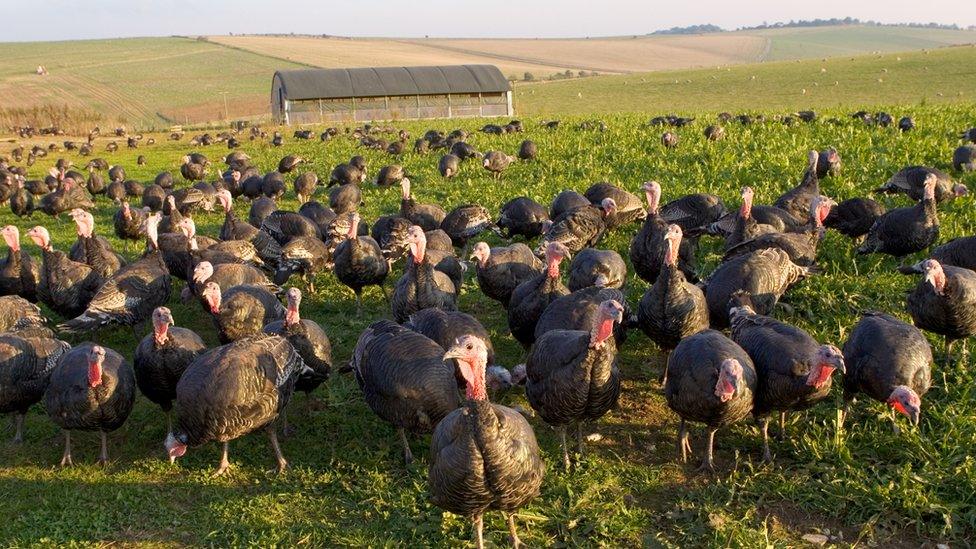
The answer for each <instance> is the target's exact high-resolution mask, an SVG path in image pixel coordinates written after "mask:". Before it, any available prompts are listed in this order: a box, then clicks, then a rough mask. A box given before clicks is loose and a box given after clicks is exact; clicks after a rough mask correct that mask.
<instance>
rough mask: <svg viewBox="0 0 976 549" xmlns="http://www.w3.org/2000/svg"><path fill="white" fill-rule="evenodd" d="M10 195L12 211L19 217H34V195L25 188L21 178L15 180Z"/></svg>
mask: <svg viewBox="0 0 976 549" xmlns="http://www.w3.org/2000/svg"><path fill="white" fill-rule="evenodd" d="M11 193H12V194H11V195H10V211H11V212H12V213H13V214H14V215H16V216H17V217H25V216H26V217H31V216H33V215H34V195H32V194H31V193H30V192H29V191H28V190H27V189H26V188H24V181H23V180H22V179H21V178H17V179H15V180H14V186H13V189H12V191H11Z"/></svg>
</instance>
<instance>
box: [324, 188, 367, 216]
mask: <svg viewBox="0 0 976 549" xmlns="http://www.w3.org/2000/svg"><path fill="white" fill-rule="evenodd" d="M362 202H363V191H362V190H361V189H360V188H359V185H356V184H354V183H348V184H346V185H339V186H338V187H334V188H332V189H331V190H329V207H330V208H332V211H334V212H335V213H336V214H338V215H342V214H344V213H349V212H354V211H356V210H357V209H359V206H360V204H362Z"/></svg>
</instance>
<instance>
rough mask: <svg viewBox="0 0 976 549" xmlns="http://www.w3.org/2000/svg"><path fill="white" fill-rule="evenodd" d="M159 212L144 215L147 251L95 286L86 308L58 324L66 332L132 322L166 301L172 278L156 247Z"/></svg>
mask: <svg viewBox="0 0 976 549" xmlns="http://www.w3.org/2000/svg"><path fill="white" fill-rule="evenodd" d="M158 225H159V214H155V215H153V216H149V218H148V219H146V235H147V239H148V240H149V250H148V251H147V253H146V255H144V256H143V257H142V259H139V260H138V261H134V262H132V263H129V264H128V265H126V266H125V267H122V269H120V270H119V271H118V272H117V273H115V274H114V275H112V277H111V278H109V279H108V280H106V281H105V283H104V284H102V286H101V287H100V288H99V289H98V292H97V293H96V294H95V297H93V298H92V300H91V303H89V304H88V308H87V309H86V310H85V312H83V313H81V315H79V316H78V317H77V318H74V319H73V320H69V321H67V322H65V323H63V324H61V325H59V326H58V329H59V330H62V331H65V332H68V333H82V332H90V331H92V330H95V329H97V328H99V327H102V326H107V325H109V324H123V325H128V326H133V325H135V324H140V323H142V322H144V321H145V320H146V319H148V318H149V316H150V315H151V314H152V312H153V311H154V310H155V309H156V307H159V306H161V305H164V304H165V303H166V302H168V301H169V294H170V291H171V290H172V279H171V278H170V276H169V271H168V270H167V269H166V262H165V261H164V260H163V254H162V253H161V252H160V251H159V243H158V240H157V232H156V231H157V226H158Z"/></svg>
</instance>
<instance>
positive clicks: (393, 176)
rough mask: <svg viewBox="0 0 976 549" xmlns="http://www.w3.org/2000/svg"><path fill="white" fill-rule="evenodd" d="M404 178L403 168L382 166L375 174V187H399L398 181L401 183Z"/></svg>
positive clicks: (393, 165)
mask: <svg viewBox="0 0 976 549" xmlns="http://www.w3.org/2000/svg"><path fill="white" fill-rule="evenodd" d="M406 176H407V172H406V170H404V169H403V166H401V165H399V164H390V165H389V166H383V167H382V168H380V171H379V172H377V173H376V185H378V186H380V187H389V186H392V185H399V184H400V181H402V180H403V178H404V177H406Z"/></svg>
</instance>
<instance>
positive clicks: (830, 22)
mask: <svg viewBox="0 0 976 549" xmlns="http://www.w3.org/2000/svg"><path fill="white" fill-rule="evenodd" d="M843 25H864V26H868V27H913V28H921V29H943V30H962V29H963V28H966V29H969V30H973V29H976V25H971V26H969V27H960V26H959V25H956V24H952V25H944V24H941V23H881V22H879V21H871V20H868V21H862V20H860V19H857V18H855V17H844V18H839V17H832V18H830V19H810V20H808V19H801V20H799V21H795V20H791V21H789V22H782V21H780V22H776V23H767V22H765V21H763V24H761V25H755V26H752V27H739V28H738V29H736V30H763V29H784V28H792V27H835V26H843ZM724 31H725V29H723V28H722V27H719V26H718V25H712V24H705V25H691V26H688V27H671V28H670V29H663V30H657V31H654V32H652V33H650V34H707V33H713V32H724Z"/></svg>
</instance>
